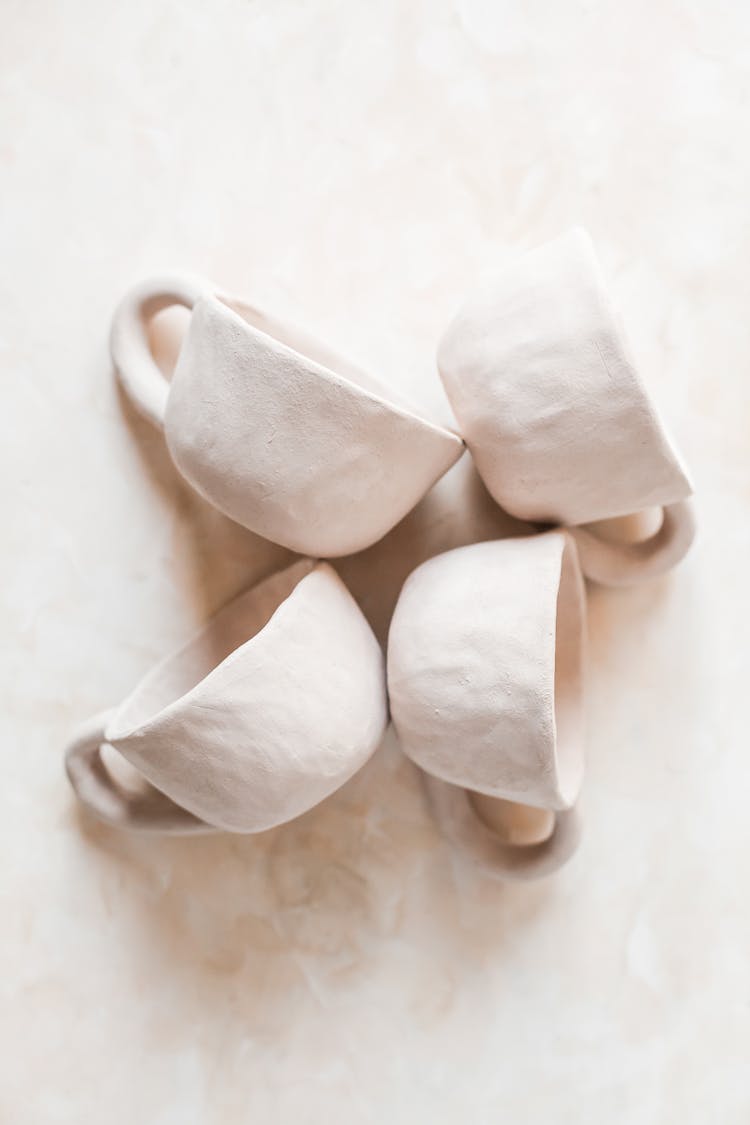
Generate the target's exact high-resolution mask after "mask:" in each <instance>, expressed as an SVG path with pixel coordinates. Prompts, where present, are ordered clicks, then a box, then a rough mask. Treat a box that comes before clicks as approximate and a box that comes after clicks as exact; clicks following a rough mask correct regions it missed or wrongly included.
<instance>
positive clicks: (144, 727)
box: [104, 558, 340, 745]
mask: <svg viewBox="0 0 750 1125" xmlns="http://www.w3.org/2000/svg"><path fill="white" fill-rule="evenodd" d="M295 572H298V573H299V578H296V575H295ZM316 573H325V574H328V575H330V576H333V577H334V578H336V579H338V575H337V574H336V572H335V571H334V570H333V568H332V567H331V566H330V565H329V564H328V563H326V562H325V561H323V560H321V559H311V558H303V559H297V560H296V561H295V562H293V563H291V564H290V565H289V566H286V567H283V568H282V569H280V570H276V571H274V572H273V573H272V574H270V575H267V576H266V577H265V578H262V579H261V580H260V581H259V582H256V583H255V584H254V585H252V586H250V587H249V588H248V589H246V590H243V591H242V592H241V593H239V594H237V595H236V596H235V597H234V598H232V599H231V600H230V601H229V602H228V603H227V604H226V605H224V606H223V607H222V608H221V609H219V610H218V611H217V612H216V613H215V614H213V615H212V616H211V617H210V618H209V619H208V621H206V622H205V624H204V625H203V626H202V627H201V628H199V629H198V630H197V631H196V632H194V633H193V634H192V636H190V637H189V638H188V639H187V640H186V641H185V643H184V644H183V645H181V646H180V647H179V648H178V649H176V650H175V651H174V652H171V653H168V654H167V655H166V656H164V657H162V658H161V660H159V661H157V663H156V664H155V665H154V666H153V667H152V668H151V669H150V670H149V671H148V672H146V673H145V675H144V676H143V677H142V678H141V679H140V680H139V681H138V683H137V684H136V686H135V687H134V688H133V689H132V691H130V692H129V693H128V694H127V696H126V697H125V699H124V700H123V701H122V703H121V704H120V705H119V706H118V707H117V708H116V709H115V711H114V713H113V714H112V716H111V717H110V719H109V721H108V723H107V726H106V730H105V739H104V740H105V741H106V742H109V743H111V744H113V745H122V743H124V742H126V741H128V740H129V739H131V738H132V737H133V736H135V735H146V734H152V733H154V732H155V731H156V730H157V729H158V728H159V727H160V726H161V725H162V724H163V723H164V722H165V721H166V720H168V719H170V718H172V717H173V716H174V715H176V714H179V713H180V712H181V711H184V710H187V709H189V708H190V706H191V705H192V704H193V703H194V702H195V700H196V698H197V697H198V696H199V695H200V694H201V693H202V692H203V691H204V690H205V688H206V685H207V684H210V683H211V682H212V681H213V680H214V679H216V678H217V677H218V676H219V675H220V674H221V673H222V672H223V671H225V670H226V669H227V668H228V667H230V666H231V665H232V664H234V663H236V662H237V661H238V660H240V659H242V657H243V656H244V655H245V653H246V652H247V651H248V649H250V648H251V647H257V644H259V643H262V641H263V640H264V639H266V638H267V637H268V635H269V633H270V632H272V631H273V629H274V627H275V626H276V625H277V624H278V620H279V616H280V615H281V614H282V613H284V612H290V611H291V608H293V604H294V602H295V601H296V600H298V599H299V597H300V596H301V594H300V591H301V587H302V586H303V585H304V584H305V582H306V581H307V579H308V578H311V577H312V576H313V574H316ZM284 577H288V578H289V580H290V581H292V580H294V579H295V578H296V580H295V581H294V585H293V586H292V587H291V589H290V590H289V592H288V593H287V594H286V596H285V597H283V598H282V599H281V601H279V602H278V604H277V605H276V606H275V608H274V610H273V611H272V613H271V615H270V616H269V618H268V619H267V620H266V622H265V623H264V624H263V625H262V626H261V628H260V629H258V630H257V631H256V632H255V633H253V634H252V636H250V637H248V638H247V639H246V640H245V641H243V642H242V643H241V644H239V645H237V647H236V648H233V649H232V651H231V652H229V653H227V655H226V656H224V657H223V658H222V659H221V660H220V661H218V663H217V664H215V665H214V666H213V667H212V668H210V669H209V671H208V672H206V674H205V675H203V676H201V677H200V679H198V680H197V681H196V682H195V683H194V684H192V686H191V687H190V688H188V689H187V690H186V691H184V692H181V693H180V694H179V695H177V696H176V697H175V698H173V699H171V700H170V701H169V702H168V703H166V704H164V705H163V706H161V707H157V708H156V709H155V710H153V711H152V712H151V713H150V714H149V715H148V717H147V718H146V719H145V720H143V721H141V722H136V723H130V724H127V725H125V726H123V727H122V728H121V729H118V722H121V716H122V714H123V712H125V713H127V709H128V708H129V707H130V706H131V704H132V702H133V700H134V699H135V698H136V697H137V696H139V695H140V693H141V692H142V691H143V690H144V689H145V688H146V687H147V686H148V685H149V684H152V683H154V682H157V681H158V679H159V677H160V676H161V675H163V673H164V672H165V671H166V670H167V669H168V668H169V666H170V665H173V664H176V663H177V662H178V661H179V660H180V659H181V658H182V657H183V656H185V654H186V653H187V652H189V650H190V649H191V648H192V647H193V646H194V645H196V644H197V643H198V642H199V641H201V640H204V639H206V638H207V637H208V636H210V634H211V633H212V632H213V631H214V630H215V629H216V628H217V624H218V622H219V620H220V619H221V618H223V617H225V616H226V617H228V616H229V615H230V614H232V613H236V612H237V608H238V604H239V603H241V602H243V601H245V600H247V601H248V602H250V601H251V600H252V599H253V597H254V596H257V594H258V593H259V592H260V591H261V590H262V588H263V587H265V586H268V585H270V584H271V583H272V582H274V581H279V580H280V579H283V578H284ZM338 580H339V581H340V579H338ZM287 607H289V608H287Z"/></svg>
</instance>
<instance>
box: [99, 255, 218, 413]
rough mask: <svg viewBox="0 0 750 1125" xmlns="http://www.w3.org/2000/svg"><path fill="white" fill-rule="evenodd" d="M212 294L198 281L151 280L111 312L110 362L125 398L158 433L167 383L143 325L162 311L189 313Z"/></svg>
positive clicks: (164, 406) (189, 278)
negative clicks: (175, 307)
mask: <svg viewBox="0 0 750 1125" xmlns="http://www.w3.org/2000/svg"><path fill="white" fill-rule="evenodd" d="M212 291H213V290H212V286H211V285H210V284H209V283H208V282H206V281H202V280H200V279H199V278H191V277H188V276H184V277H182V276H179V277H169V276H166V277H155V278H152V279H151V280H149V281H143V282H141V283H140V284H139V285H136V286H134V287H133V288H132V289H131V290H129V292H127V293H126V294H125V296H124V297H123V299H122V300H121V301H120V303H119V305H118V306H117V308H116V310H115V315H114V317H113V318H112V328H111V331H110V336H109V348H110V353H111V355H112V362H113V363H114V365H115V370H116V371H117V375H118V378H119V380H120V383H121V385H122V387H123V389H124V391H125V393H126V394H127V396H128V398H129V399H130V400H131V402H132V403H133V405H134V406H135V407H136V409H137V410H138V411H140V413H141V414H142V415H143V416H144V417H145V418H148V420H149V421H150V422H152V423H153V425H154V426H156V427H157V428H158V429H163V428H164V412H165V410H166V406H167V395H168V394H169V383H168V382H167V380H166V379H165V378H164V376H163V374H162V373H161V371H160V370H159V367H158V366H157V364H156V362H155V360H154V357H153V355H152V354H151V348H150V347H149V342H148V335H147V332H146V325H147V323H148V321H149V320H150V319H151V318H152V317H153V316H156V314H157V313H158V312H161V310H162V309H166V308H169V307H170V306H171V305H184V307H185V308H186V309H192V307H193V305H194V304H195V302H196V301H197V300H198V298H199V297H202V296H204V295H205V294H207V293H210V292H212Z"/></svg>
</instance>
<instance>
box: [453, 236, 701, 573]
mask: <svg viewBox="0 0 750 1125" xmlns="http://www.w3.org/2000/svg"><path fill="white" fill-rule="evenodd" d="M438 367H439V370H440V375H441V378H442V380H443V384H444V386H445V389H446V392H447V394H448V397H449V399H450V401H451V405H452V407H453V410H454V413H455V415H456V418H457V420H458V423H459V428H460V430H461V433H462V435H463V437H464V439H465V441H466V443H467V445H468V446H469V448H470V450H471V452H472V455H473V457H474V460H475V463H476V466H477V469H478V471H479V473H480V475H481V477H482V479H483V480H484V483H485V485H486V486H487V488H488V490H489V492H490V493H491V494H492V496H493V497H494V498H495V500H496V501H497V502H498V503H499V504H500V505H501V506H502V507H503V508H505V509H506V511H508V512H510V514H511V515H513V516H516V517H518V518H519V519H523V520H530V521H532V522H536V523H551V524H563V525H565V526H568V527H570V528H571V529H572V531H573V534H574V536H575V539H576V542H577V544H578V549H579V552H580V558H581V565H582V567H583V570H584V573H585V574H586V576H587V577H589V578H592V579H594V580H595V581H598V582H602V583H604V584H607V585H625V584H628V583H631V582H638V581H640V580H642V579H644V578H649V577H652V576H655V575H657V574H661V573H663V572H664V571H666V570H668V569H669V568H670V567H672V566H674V565H675V563H676V562H678V561H679V559H681V558H682V556H683V555H684V554H685V553H686V551H687V550H688V549H689V547H690V544H691V543H692V540H693V537H694V531H695V528H694V519H693V514H692V509H691V506H690V504H689V503H688V497H689V496H690V495H691V493H692V486H691V484H690V480H689V478H688V474H687V470H686V469H685V466H684V464H683V462H682V460H681V459H680V456H679V454H678V453H677V451H676V449H675V447H674V445H673V443H672V441H671V440H670V438H669V436H668V434H667V432H666V430H665V428H664V425H663V423H662V422H661V420H660V418H659V416H658V414H657V412H656V408H655V406H654V404H653V402H652V401H651V398H650V396H649V394H648V392H647V390H646V388H645V386H644V384H643V382H642V381H641V379H640V377H639V375H638V373H637V371H636V369H635V366H634V363H633V360H632V358H631V355H630V352H629V349H628V346H627V344H626V341H625V338H624V336H623V334H622V331H621V328H620V324H619V318H618V315H617V313H616V311H615V309H614V307H613V304H612V301H611V299H610V297H609V295H608V292H607V288H606V285H605V282H604V279H603V276H602V272H601V269H600V266H599V263H598V261H597V258H596V254H595V251H594V247H593V244H592V242H591V239H590V238H589V236H588V235H587V234H586V233H585V231H583V230H579V229H575V230H572V231H570V232H569V233H568V234H565V235H563V236H561V237H559V238H557V239H555V240H554V241H552V242H549V243H547V244H546V245H544V246H541V247H539V248H538V249H536V250H533V251H531V252H530V253H527V254H525V255H523V256H522V257H521V258H520V259H519V260H517V261H516V262H515V263H514V264H512V265H509V266H508V267H507V268H506V269H504V270H502V271H501V272H499V273H496V274H495V275H493V276H492V277H489V278H487V279H486V280H485V282H484V283H483V284H482V285H481V286H480V288H479V289H478V290H477V291H476V292H475V293H474V294H473V295H472V296H470V297H469V298H468V299H467V301H466V302H465V303H464V305H463V307H462V308H461V309H460V311H459V312H458V314H457V315H456V317H455V319H454V320H453V321H452V323H451V324H450V325H449V327H448V329H447V330H446V332H445V334H444V335H443V337H442V340H441V342H440V345H439V348H438ZM654 507H657V508H661V509H662V510H663V517H662V523H661V526H660V528H659V530H658V531H657V532H656V533H655V534H654V535H652V536H651V538H650V539H647V540H645V541H643V542H640V543H635V544H622V543H618V544H615V543H612V542H609V541H607V540H605V539H604V538H603V537H602V536H601V535H600V534H599V533H598V529H596V528H592V527H588V526H581V525H589V524H592V523H596V522H598V521H601V520H607V519H611V518H613V517H620V516H626V515H632V514H634V513H639V512H642V511H644V510H646V509H649V508H654Z"/></svg>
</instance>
